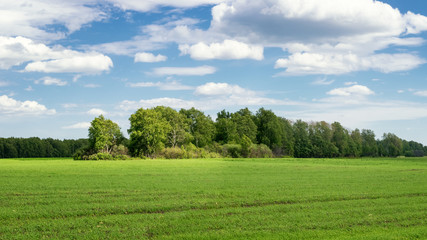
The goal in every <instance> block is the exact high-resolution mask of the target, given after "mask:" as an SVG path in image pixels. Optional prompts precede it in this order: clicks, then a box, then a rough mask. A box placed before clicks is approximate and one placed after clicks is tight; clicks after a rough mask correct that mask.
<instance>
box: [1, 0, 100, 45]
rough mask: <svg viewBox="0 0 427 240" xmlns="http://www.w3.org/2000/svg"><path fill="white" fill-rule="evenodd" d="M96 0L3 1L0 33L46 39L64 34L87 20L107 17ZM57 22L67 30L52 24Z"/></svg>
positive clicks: (60, 36)
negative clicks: (96, 5)
mask: <svg viewBox="0 0 427 240" xmlns="http://www.w3.org/2000/svg"><path fill="white" fill-rule="evenodd" d="M94 3H95V2H94V1H93V0H79V1H57V0H31V1H28V2H25V1H0V16H2V17H1V18H0V36H9V37H13V36H24V37H29V38H32V39H38V40H45V41H52V40H57V39H60V38H63V37H65V36H66V35H67V34H70V33H72V32H75V31H77V30H79V29H80V28H81V27H82V26H83V25H85V24H88V23H90V22H93V21H99V20H102V19H104V18H105V17H106V14H105V13H104V12H103V11H101V10H100V9H99V8H97V7H93V4H94ZM89 5H92V6H89ZM54 24H58V25H61V26H64V27H65V28H66V30H62V29H63V28H58V29H55V28H53V27H49V25H54Z"/></svg>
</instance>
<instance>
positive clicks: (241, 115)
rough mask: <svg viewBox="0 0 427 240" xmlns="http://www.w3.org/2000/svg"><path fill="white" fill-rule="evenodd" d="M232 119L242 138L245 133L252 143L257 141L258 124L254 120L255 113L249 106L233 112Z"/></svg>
mask: <svg viewBox="0 0 427 240" xmlns="http://www.w3.org/2000/svg"><path fill="white" fill-rule="evenodd" d="M231 120H232V121H233V122H234V123H235V124H236V132H237V135H238V136H239V138H240V139H242V138H243V136H244V135H245V136H246V137H248V138H249V139H250V140H251V142H252V143H256V142H257V140H256V137H257V131H258V129H257V125H256V124H255V122H254V115H253V114H252V112H251V111H249V109H248V108H243V109H240V110H239V111H237V112H236V113H233V114H231Z"/></svg>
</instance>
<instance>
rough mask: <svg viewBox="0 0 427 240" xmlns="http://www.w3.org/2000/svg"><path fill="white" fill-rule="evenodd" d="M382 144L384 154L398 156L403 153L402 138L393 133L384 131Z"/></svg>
mask: <svg viewBox="0 0 427 240" xmlns="http://www.w3.org/2000/svg"><path fill="white" fill-rule="evenodd" d="M381 144H382V149H383V152H382V154H383V156H388V157H397V156H399V155H401V154H402V150H403V144H402V139H400V138H399V137H397V136H396V135H394V134H392V133H387V134H386V133H384V135H383V140H382V141H381Z"/></svg>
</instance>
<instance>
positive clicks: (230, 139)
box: [215, 110, 240, 144]
mask: <svg viewBox="0 0 427 240" xmlns="http://www.w3.org/2000/svg"><path fill="white" fill-rule="evenodd" d="M217 116H218V117H217V119H216V122H215V129H216V134H215V141H217V142H218V143H221V144H227V143H239V142H240V140H239V138H240V137H239V135H238V134H237V124H236V123H235V122H234V121H233V120H232V118H231V114H230V113H229V112H226V111H225V110H222V111H221V112H219V113H218V114H217Z"/></svg>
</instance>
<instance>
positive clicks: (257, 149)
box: [249, 144, 273, 158]
mask: <svg viewBox="0 0 427 240" xmlns="http://www.w3.org/2000/svg"><path fill="white" fill-rule="evenodd" d="M249 157H250V158H272V157H273V152H272V151H271V149H270V148H269V147H268V146H267V145H264V144H259V145H257V144H253V145H252V146H251V147H250V149H249Z"/></svg>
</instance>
